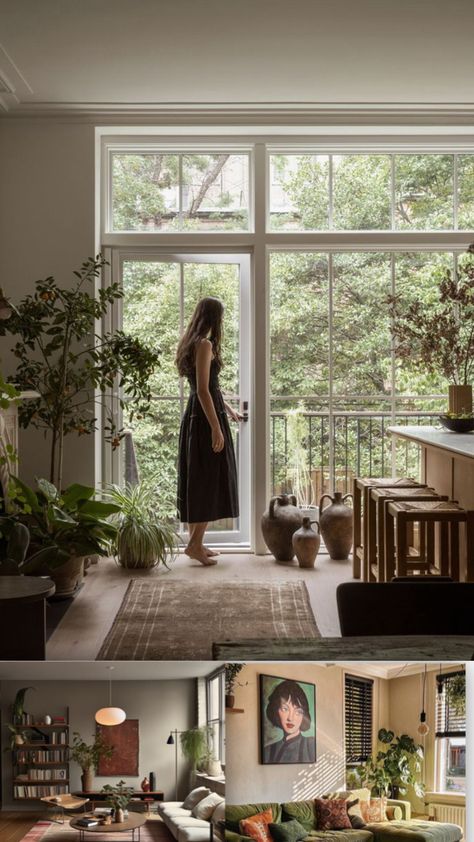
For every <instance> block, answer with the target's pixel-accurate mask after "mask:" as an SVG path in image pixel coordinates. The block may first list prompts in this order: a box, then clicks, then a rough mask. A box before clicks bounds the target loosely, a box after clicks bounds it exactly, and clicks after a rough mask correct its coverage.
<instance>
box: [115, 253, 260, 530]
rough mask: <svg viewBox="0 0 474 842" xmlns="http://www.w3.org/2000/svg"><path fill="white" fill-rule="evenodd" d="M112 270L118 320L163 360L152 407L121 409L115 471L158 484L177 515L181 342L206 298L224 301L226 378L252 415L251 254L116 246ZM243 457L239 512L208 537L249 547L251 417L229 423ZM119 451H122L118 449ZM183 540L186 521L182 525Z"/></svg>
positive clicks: (183, 395)
mask: <svg viewBox="0 0 474 842" xmlns="http://www.w3.org/2000/svg"><path fill="white" fill-rule="evenodd" d="M114 257H115V259H114V261H113V274H115V273H117V274H115V276H116V277H119V278H120V280H121V283H122V285H123V289H124V297H123V300H122V301H121V302H120V308H119V309H120V311H121V312H120V313H118V315H117V324H118V325H121V326H122V327H123V329H124V330H125V331H126V332H127V333H131V334H132V335H134V336H137V337H138V338H139V339H141V340H143V341H146V342H147V343H150V344H151V345H154V346H157V347H158V348H159V349H160V352H161V355H160V365H159V367H158V369H157V371H156V374H155V375H154V378H153V383H152V392H153V401H152V405H151V412H150V413H149V415H147V417H143V418H140V417H138V416H136V415H133V413H131V412H125V413H124V414H123V418H122V423H123V425H124V427H125V429H126V430H127V431H129V434H128V435H127V436H126V437H125V442H124V446H122V447H121V448H120V449H119V451H120V455H118V456H117V459H116V463H115V466H113V467H112V472H113V474H115V475H118V476H117V478H116V479H115V481H119V482H124V481H127V480H132V479H133V476H134V475H136V469H138V475H139V476H140V478H141V479H147V480H149V481H150V482H152V483H153V484H154V485H155V486H156V492H157V510H158V512H159V513H160V514H162V515H167V516H175V515H176V486H177V455H178V438H179V426H180V421H181V418H182V415H183V413H184V410H185V407H186V402H187V397H188V391H189V390H188V384H187V382H186V381H184V380H183V379H181V378H179V377H178V374H177V371H176V365H175V355H176V348H177V345H178V342H179V339H180V337H181V336H182V334H183V331H184V330H185V327H186V325H187V323H188V321H189V318H190V316H191V314H192V312H193V310H194V307H195V306H196V304H197V302H198V301H199V299H200V298H203V297H204V296H207V295H214V296H216V297H218V298H220V299H221V301H222V302H223V303H224V330H223V360H224V366H223V370H222V372H221V374H220V384H221V388H222V391H223V393H224V396H225V399H226V400H227V402H228V403H229V404H230V405H231V406H233V407H234V408H236V409H238V410H239V411H240V412H241V413H242V414H243V415H244V416H245V417H246V418H247V419H249V418H250V412H249V400H250V386H251V384H250V311H249V308H250V290H249V283H250V261H249V255H247V254H201V253H199V254H182V253H180V254H156V255H150V253H147V254H144V253H133V254H132V253H129V252H128V253H127V252H119V253H115V255H114ZM230 424H231V429H232V432H233V437H234V446H235V452H236V458H237V467H238V479H239V498H240V516H239V518H237V519H235V520H232V519H228V520H221V521H216V522H214V523H212V524H210V525H209V530H208V532H207V534H206V541H207V542H208V543H210V544H215V545H220V546H226V545H227V546H235V545H243V546H247V545H248V544H249V540H250V499H251V477H250V464H251V460H250V421H249V420H246V421H242V422H240V423H239V424H236V423H235V422H230ZM117 453H118V451H117ZM181 530H182V534H183V539H184V540H185V532H186V525H184V524H181Z"/></svg>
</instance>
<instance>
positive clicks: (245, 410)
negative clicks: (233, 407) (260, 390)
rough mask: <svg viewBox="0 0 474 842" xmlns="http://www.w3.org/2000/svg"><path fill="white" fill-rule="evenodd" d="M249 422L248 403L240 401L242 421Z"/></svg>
mask: <svg viewBox="0 0 474 842" xmlns="http://www.w3.org/2000/svg"><path fill="white" fill-rule="evenodd" d="M248 420H249V402H248V401H242V421H248Z"/></svg>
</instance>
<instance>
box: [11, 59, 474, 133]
mask: <svg viewBox="0 0 474 842" xmlns="http://www.w3.org/2000/svg"><path fill="white" fill-rule="evenodd" d="M1 72H2V56H1V54H0V74H1ZM25 84H27V83H25V81H24V80H23V85H25ZM28 88H29V86H28ZM30 92H31V89H29V91H28V94H29V95H30V96H31V93H30ZM22 93H25V91H23V92H22ZM19 94H20V95H19ZM15 99H16V101H12V102H7V106H8V107H7V108H6V109H5V113H4V114H3V115H2V117H3V118H5V117H8V118H14V117H21V118H24V117H28V118H61V117H62V118H64V117H67V118H72V119H79V120H81V119H82V120H95V121H97V120H98V119H100V120H103V121H105V122H107V121H108V120H112V121H113V120H117V119H126V120H128V121H130V122H132V123H133V122H135V121H137V122H141V123H144V122H153V123H154V124H160V123H163V124H166V123H169V122H173V123H175V124H180V123H183V122H186V123H191V124H192V123H193V122H195V123H197V124H202V123H203V122H206V123H208V124H209V125H213V124H220V125H223V124H224V125H226V124H233V123H234V124H241V125H246V124H249V123H255V121H258V122H259V123H261V124H264V125H265V124H280V125H285V124H287V125H291V124H295V123H298V124H299V125H327V124H331V125H344V124H348V123H349V124H351V123H353V124H355V125H367V126H370V125H374V124H378V125H380V124H384V125H387V126H390V125H399V124H400V123H405V124H407V125H409V126H413V127H415V126H423V125H428V126H429V125H447V126H450V125H452V124H457V125H474V102H472V103H470V102H467V103H463V102H459V103H443V102H440V103H402V102H400V103H382V102H374V103H364V102H360V103H354V102H350V103H343V102H340V103H324V102H322V103H318V102H313V103H305V102H300V103H298V102H295V103H288V102H248V103H244V102H241V103H229V102H212V103H206V102H201V103H188V102H177V103H171V102H156V103H130V102H128V103H110V102H99V103H91V102H76V103H72V102H32V101H31V100H28V99H25V98H24V96H22V94H21V93H20V92H19V91H18V90H17V89H15Z"/></svg>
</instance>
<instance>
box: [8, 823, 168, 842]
mask: <svg viewBox="0 0 474 842" xmlns="http://www.w3.org/2000/svg"><path fill="white" fill-rule="evenodd" d="M86 836H87V838H88V839H89V837H90V842H124V839H125V840H127V839H129V838H130V833H88V834H86ZM78 839H79V833H78V831H77V829H76V828H73V827H70V825H69V823H68V821H67V820H66V822H65V824H56V823H55V822H45V821H39V822H36V824H35V826H34V827H32V828H31V830H29V831H28V833H27V834H26V836H24V837H23V839H22V840H21V842H40V840H41V842H77V840H78ZM169 840H171V842H173V837H172V836H171V834H170V832H169V831H168V828H167V827H166V825H164V824H163V822H159V821H147V822H146V824H144V825H143V827H141V828H140V842H169Z"/></svg>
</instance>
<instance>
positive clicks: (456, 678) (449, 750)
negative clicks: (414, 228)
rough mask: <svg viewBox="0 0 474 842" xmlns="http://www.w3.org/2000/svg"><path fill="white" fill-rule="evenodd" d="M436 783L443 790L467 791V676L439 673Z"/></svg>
mask: <svg viewBox="0 0 474 842" xmlns="http://www.w3.org/2000/svg"><path fill="white" fill-rule="evenodd" d="M437 686H438V693H437V699H436V786H437V789H438V791H439V792H458V793H465V791H466V676H465V673H464V671H457V672H451V673H445V674H444V675H443V674H440V675H438V676H437Z"/></svg>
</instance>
